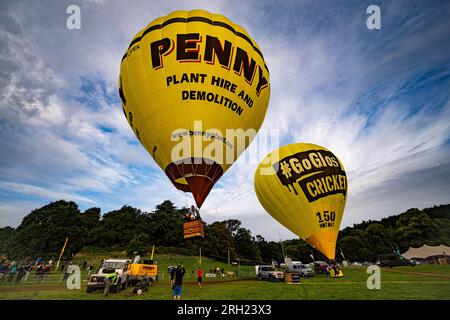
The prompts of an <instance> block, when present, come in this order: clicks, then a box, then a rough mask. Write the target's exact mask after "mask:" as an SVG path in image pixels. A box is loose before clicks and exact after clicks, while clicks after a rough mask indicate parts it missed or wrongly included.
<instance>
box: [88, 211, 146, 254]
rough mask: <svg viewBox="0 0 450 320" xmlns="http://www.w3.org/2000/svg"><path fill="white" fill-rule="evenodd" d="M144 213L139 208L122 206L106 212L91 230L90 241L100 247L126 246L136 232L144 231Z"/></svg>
mask: <svg viewBox="0 0 450 320" xmlns="http://www.w3.org/2000/svg"><path fill="white" fill-rule="evenodd" d="M146 219H147V217H146V215H145V214H143V213H142V212H141V211H140V210H139V209H136V208H133V207H130V206H123V207H122V208H120V209H119V210H114V211H110V212H108V213H106V214H105V215H104V216H103V218H102V219H101V220H100V222H99V223H98V225H97V226H96V227H95V228H94V229H93V231H92V235H93V236H92V243H93V244H96V246H98V247H100V248H113V249H116V248H122V249H123V248H126V247H127V246H128V244H129V243H130V241H131V240H132V239H133V238H134V236H135V235H136V234H139V233H144V232H145V231H146V230H145V227H146V225H147V224H146Z"/></svg>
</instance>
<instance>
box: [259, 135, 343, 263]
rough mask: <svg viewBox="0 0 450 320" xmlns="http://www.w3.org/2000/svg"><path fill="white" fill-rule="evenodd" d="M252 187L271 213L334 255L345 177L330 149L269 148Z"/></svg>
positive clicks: (302, 146) (306, 146) (299, 145)
mask: <svg viewBox="0 0 450 320" xmlns="http://www.w3.org/2000/svg"><path fill="white" fill-rule="evenodd" d="M255 191H256V195H257V197H258V199H259V201H260V202H261V204H262V206H263V207H264V208H265V209H266V210H267V212H269V213H270V215H271V216H272V217H274V218H275V219H276V220H278V222H280V223H281V224H282V225H284V226H285V227H286V228H288V229H289V230H291V231H292V232H294V233H295V234H297V235H298V236H299V237H300V238H302V239H303V240H305V241H306V242H307V243H309V244H310V245H311V246H312V247H314V248H316V249H317V250H319V251H320V252H322V253H323V254H324V255H325V256H326V257H328V258H329V259H334V258H335V251H336V240H337V236H338V233H339V226H340V225H341V220H342V215H343V213H344V207H345V201H346V197H347V175H346V173H345V171H344V167H343V165H342V163H341V162H340V161H339V159H338V158H337V157H336V156H335V155H334V154H333V153H332V152H331V151H329V150H327V149H325V148H323V147H320V146H318V145H315V144H309V143H295V144H290V145H286V146H283V147H281V148H279V149H277V150H274V151H272V152H271V153H270V154H269V155H267V156H266V157H265V158H264V159H263V161H261V163H260V164H259V166H258V168H257V169H256V173H255Z"/></svg>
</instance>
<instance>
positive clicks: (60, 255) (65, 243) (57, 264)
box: [56, 238, 69, 271]
mask: <svg viewBox="0 0 450 320" xmlns="http://www.w3.org/2000/svg"><path fill="white" fill-rule="evenodd" d="M68 240H69V238H66V241H65V242H64V246H63V247H62V249H61V253H60V254H59V258H58V262H57V263H56V271H58V269H59V262H60V261H61V257H62V255H63V253H64V249H65V248H66V245H67V241H68Z"/></svg>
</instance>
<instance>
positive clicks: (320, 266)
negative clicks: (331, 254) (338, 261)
mask: <svg viewBox="0 0 450 320" xmlns="http://www.w3.org/2000/svg"><path fill="white" fill-rule="evenodd" d="M328 267H329V265H328V263H326V262H325V261H314V272H315V273H317V274H327V268H328Z"/></svg>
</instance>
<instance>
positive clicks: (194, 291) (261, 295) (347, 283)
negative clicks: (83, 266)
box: [0, 254, 450, 300]
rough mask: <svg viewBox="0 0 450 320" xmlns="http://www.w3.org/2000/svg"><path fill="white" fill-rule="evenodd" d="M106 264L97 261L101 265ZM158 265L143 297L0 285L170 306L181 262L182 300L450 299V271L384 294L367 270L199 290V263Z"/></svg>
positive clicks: (56, 281) (14, 292) (403, 271)
mask: <svg viewBox="0 0 450 320" xmlns="http://www.w3.org/2000/svg"><path fill="white" fill-rule="evenodd" d="M89 258H90V259H89ZM101 258H102V257H95V259H98V261H100V259H101ZM83 259H84V256H83V255H82V254H81V255H79V256H77V258H76V259H75V260H74V262H75V263H79V261H82V260H83ZM92 259H93V258H92V257H88V261H89V260H92ZM95 259H94V260H95ZM156 260H158V265H159V279H160V281H158V282H157V283H156V284H155V285H153V286H152V287H151V288H150V290H149V292H147V293H145V294H144V295H142V296H136V295H132V288H128V289H126V290H124V291H121V292H120V293H118V294H110V295H109V296H108V297H106V298H105V297H103V295H102V293H101V292H96V293H92V294H87V293H85V288H86V282H85V281H83V282H82V289H81V290H68V289H67V288H66V287H65V285H64V284H63V283H61V282H60V279H61V278H62V274H61V273H58V274H57V273H53V274H51V275H50V276H49V277H48V278H46V279H45V281H44V282H43V283H30V282H29V283H22V284H18V285H15V284H10V283H5V282H2V283H0V299H55V300H56V299H80V300H83V299H89V300H92V299H108V300H113V299H125V300H128V299H133V300H138V299H163V300H169V299H171V298H172V291H171V285H170V283H169V280H168V274H167V266H169V265H171V264H176V263H177V262H179V261H181V262H183V264H184V265H185V268H186V276H185V283H184V285H183V296H182V298H183V299H193V300H196V299H208V300H209V299H223V300H239V299H257V300H259V299H262V300H264V299H281V300H291V299H300V300H307V299H450V266H445V267H443V266H439V265H424V266H416V267H398V268H392V269H382V272H381V289H380V290H369V289H368V288H367V285H366V281H367V277H368V276H369V275H368V274H367V273H366V268H364V267H360V268H345V269H344V270H343V272H344V277H342V278H336V279H330V278H327V277H325V276H322V275H315V276H314V277H313V278H312V279H302V282H301V284H299V285H289V284H286V283H283V282H281V283H278V282H274V283H272V282H268V281H257V280H254V279H252V276H253V273H254V267H252V266H240V271H241V273H242V275H243V276H242V277H241V278H237V277H232V278H226V279H210V278H204V286H203V288H202V289H199V288H198V287H197V284H196V282H195V281H196V279H195V278H196V276H195V274H194V275H192V270H195V269H196V268H197V266H198V261H197V260H196V259H195V258H193V257H183V256H177V255H166V254H164V255H160V256H158V259H156ZM97 265H98V262H97ZM202 267H203V269H204V270H205V271H209V269H210V268H213V267H219V268H222V267H223V268H224V269H225V270H233V271H237V268H236V267H229V266H227V265H226V264H224V263H220V262H216V261H214V260H211V259H203V261H202ZM83 277H84V279H85V278H86V275H85V274H83ZM31 280H32V275H30V278H29V281H31ZM223 280H226V281H223Z"/></svg>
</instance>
